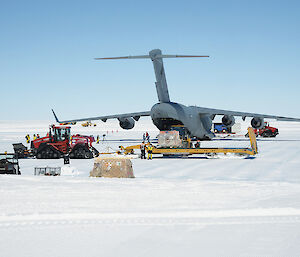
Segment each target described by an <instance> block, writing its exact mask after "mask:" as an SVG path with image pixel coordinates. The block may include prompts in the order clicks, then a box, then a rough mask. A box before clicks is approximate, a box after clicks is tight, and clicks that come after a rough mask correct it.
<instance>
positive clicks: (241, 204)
mask: <svg viewBox="0 0 300 257" xmlns="http://www.w3.org/2000/svg"><path fill="white" fill-rule="evenodd" d="M48 125H49V122H47V121H31V122H29V121H26V122H24V121H22V122H21V121H16V122H8V121H1V122H0V152H3V151H5V150H7V151H9V152H10V151H12V146H11V144H12V143H16V142H23V143H24V144H25V138H24V136H25V135H26V134H27V133H29V134H31V135H32V134H33V133H40V135H44V134H45V133H46V131H47V127H48ZM271 125H274V126H277V127H278V128H279V132H280V134H279V135H278V137H276V138H275V139H274V138H273V139H259V141H258V147H259V154H258V156H257V157H256V158H255V159H241V158H235V157H231V158H229V157H227V158H223V157H221V158H216V159H206V158H203V157H201V156H194V157H192V158H185V159H182V158H172V159H162V158H156V159H154V160H152V161H150V160H149V161H148V160H140V159H133V160H132V162H133V169H134V174H135V176H136V178H135V179H109V178H90V177H89V172H90V171H91V169H92V167H93V160H71V164H70V166H65V167H64V166H63V160H62V159H60V160H35V159H27V160H20V161H19V162H20V168H21V172H22V175H21V176H13V175H0V256H1V257H2V256H4V257H10V256H28V257H29V256H30V257H35V256H299V255H300V158H299V156H300V144H299V143H300V124H298V123H288V122H273V123H271ZM246 127H247V124H246V123H242V133H241V135H237V136H236V137H235V138H232V139H231V140H214V141H212V142H205V143H203V146H227V147H230V146H232V147H235V146H241V147H247V146H249V142H248V140H247V139H245V138H244V137H243V134H245V133H246ZM72 130H73V133H82V134H87V135H95V136H96V135H98V134H99V135H103V134H104V133H107V131H108V135H107V137H106V138H107V140H108V141H106V142H101V144H99V145H95V146H96V148H97V149H99V150H101V151H104V150H106V149H108V148H109V147H110V148H111V149H117V148H118V146H119V145H130V144H136V143H138V142H136V141H134V139H137V140H139V139H141V137H142V134H143V133H144V132H145V131H146V130H147V131H148V132H149V133H150V135H151V138H155V136H156V135H157V133H158V131H157V130H156V128H155V127H154V126H153V125H152V124H151V122H150V121H149V120H148V119H143V118H142V119H141V120H140V121H139V122H138V123H137V126H136V127H135V128H134V129H133V130H130V131H124V130H121V129H120V128H119V127H118V124H117V122H113V121H112V122H110V121H108V122H107V123H99V126H97V127H91V128H83V127H81V126H80V125H76V126H74V127H73V128H72ZM117 130H118V131H117ZM112 131H113V132H112ZM118 139H127V140H126V141H122V142H119V141H110V140H118ZM47 165H48V166H60V167H63V172H62V176H60V177H46V176H33V173H34V167H37V166H47Z"/></svg>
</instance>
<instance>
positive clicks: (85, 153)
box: [70, 145, 93, 159]
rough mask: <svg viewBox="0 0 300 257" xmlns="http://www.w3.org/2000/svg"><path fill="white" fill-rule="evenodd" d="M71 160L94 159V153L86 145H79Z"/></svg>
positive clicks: (74, 149)
mask: <svg viewBox="0 0 300 257" xmlns="http://www.w3.org/2000/svg"><path fill="white" fill-rule="evenodd" d="M70 158H71V159H92V158H93V153H92V152H91V151H90V150H89V148H88V147H87V146H85V145H78V146H75V147H74V148H73V150H72V151H71V153H70Z"/></svg>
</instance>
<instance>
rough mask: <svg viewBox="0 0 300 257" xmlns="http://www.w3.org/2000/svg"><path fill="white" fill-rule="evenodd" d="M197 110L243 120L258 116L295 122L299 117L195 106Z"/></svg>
mask: <svg viewBox="0 0 300 257" xmlns="http://www.w3.org/2000/svg"><path fill="white" fill-rule="evenodd" d="M197 110H198V112H199V114H210V115H232V116H240V117H242V118H243V120H245V118H246V117H258V118H267V119H276V120H280V121H297V122H299V121H300V119H299V118H290V117H284V116H275V115H268V114H260V113H251V112H236V111H227V110H220V109H212V108H205V107H197Z"/></svg>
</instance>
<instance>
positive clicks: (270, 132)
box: [261, 130, 273, 137]
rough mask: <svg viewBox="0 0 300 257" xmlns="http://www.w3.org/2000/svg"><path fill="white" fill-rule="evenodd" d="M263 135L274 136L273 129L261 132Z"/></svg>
mask: <svg viewBox="0 0 300 257" xmlns="http://www.w3.org/2000/svg"><path fill="white" fill-rule="evenodd" d="M261 136H262V137H272V136H273V132H272V131H271V130H266V131H264V132H263V133H262V134H261Z"/></svg>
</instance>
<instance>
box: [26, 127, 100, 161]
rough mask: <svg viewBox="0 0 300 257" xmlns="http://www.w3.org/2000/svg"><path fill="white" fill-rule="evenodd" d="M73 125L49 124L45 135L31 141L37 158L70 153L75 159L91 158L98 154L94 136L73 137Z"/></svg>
mask: <svg viewBox="0 0 300 257" xmlns="http://www.w3.org/2000/svg"><path fill="white" fill-rule="evenodd" d="M70 133H71V127H68V126H55V125H51V126H49V133H47V135H46V136H45V137H42V138H37V139H35V140H33V141H32V142H31V148H32V152H33V155H34V156H36V158H37V159H57V158H60V157H62V156H63V155H66V154H69V156H70V158H73V159H91V158H93V157H94V156H98V155H99V153H98V151H97V150H96V149H95V148H94V147H93V146H92V143H93V142H95V140H94V138H93V137H92V136H82V135H78V134H77V135H74V136H72V137H71V135H70Z"/></svg>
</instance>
